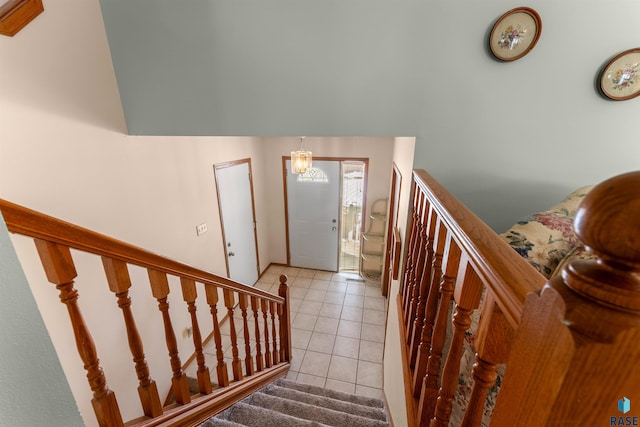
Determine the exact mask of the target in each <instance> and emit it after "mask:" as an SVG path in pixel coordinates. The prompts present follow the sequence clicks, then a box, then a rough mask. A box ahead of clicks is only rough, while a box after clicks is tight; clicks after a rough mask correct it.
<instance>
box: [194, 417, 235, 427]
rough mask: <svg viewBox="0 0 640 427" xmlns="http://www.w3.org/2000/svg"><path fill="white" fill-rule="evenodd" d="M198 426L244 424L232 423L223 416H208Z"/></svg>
mask: <svg viewBox="0 0 640 427" xmlns="http://www.w3.org/2000/svg"><path fill="white" fill-rule="evenodd" d="M198 427H244V424H238V423H234V422H233V421H229V420H225V419H224V418H216V417H213V418H209V419H208V420H207V421H205V422H203V423H202V424H200V425H199V426H198Z"/></svg>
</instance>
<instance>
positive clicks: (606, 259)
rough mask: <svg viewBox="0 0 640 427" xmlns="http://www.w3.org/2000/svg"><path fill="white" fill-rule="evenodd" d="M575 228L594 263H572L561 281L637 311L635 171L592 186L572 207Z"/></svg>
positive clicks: (639, 193) (639, 237)
mask: <svg viewBox="0 0 640 427" xmlns="http://www.w3.org/2000/svg"><path fill="white" fill-rule="evenodd" d="M574 229H575V231H576V234H577V235H578V237H579V238H580V240H581V241H582V242H583V243H584V245H585V246H586V247H587V248H588V249H589V250H591V252H593V253H594V254H595V255H596V256H597V257H598V262H595V261H585V260H577V261H573V262H571V263H570V264H569V266H568V267H567V269H566V270H565V271H564V272H563V274H562V277H563V280H564V282H565V284H566V285H567V286H568V287H569V288H571V289H573V290H574V291H576V292H578V293H579V294H581V295H583V296H586V297H587V298H589V299H592V300H594V301H597V302H598V303H600V304H603V305H606V306H609V307H615V308H617V309H622V310H624V311H631V312H635V313H637V312H640V171H637V172H630V173H626V174H623V175H618V176H616V177H613V178H610V179H608V180H606V181H603V182H602V183H600V184H598V185H597V186H595V187H594V188H593V189H592V190H591V191H590V192H589V193H588V194H587V195H586V196H585V198H584V199H583V201H582V203H581V204H580V206H579V208H578V211H577V212H576V217H575V220H574Z"/></svg>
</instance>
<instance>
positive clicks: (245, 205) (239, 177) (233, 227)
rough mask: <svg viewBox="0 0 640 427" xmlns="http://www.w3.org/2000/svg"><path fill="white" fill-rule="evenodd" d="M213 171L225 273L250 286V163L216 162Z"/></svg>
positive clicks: (253, 275) (254, 255)
mask: <svg viewBox="0 0 640 427" xmlns="http://www.w3.org/2000/svg"><path fill="white" fill-rule="evenodd" d="M214 171H215V175H216V186H217V189H218V204H219V207H220V216H221V220H222V235H223V241H224V244H225V253H226V257H227V269H228V275H229V278H230V279H233V280H235V281H237V282H240V283H244V284H246V285H250V286H252V285H254V284H255V283H256V282H257V281H258V250H257V249H256V233H255V218H254V207H253V190H252V184H251V169H250V164H249V162H248V161H243V162H238V163H229V164H222V165H216V166H214Z"/></svg>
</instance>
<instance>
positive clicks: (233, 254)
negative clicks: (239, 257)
mask: <svg viewBox="0 0 640 427" xmlns="http://www.w3.org/2000/svg"><path fill="white" fill-rule="evenodd" d="M228 255H229V256H236V253H235V252H233V251H232V252H229V254H228Z"/></svg>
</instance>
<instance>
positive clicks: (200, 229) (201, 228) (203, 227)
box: [196, 222, 207, 236]
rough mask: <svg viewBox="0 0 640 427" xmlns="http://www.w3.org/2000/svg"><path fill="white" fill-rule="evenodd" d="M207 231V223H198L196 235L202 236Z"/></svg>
mask: <svg viewBox="0 0 640 427" xmlns="http://www.w3.org/2000/svg"><path fill="white" fill-rule="evenodd" d="M206 232H207V223H206V222H203V223H202V224H200V225H196V235H198V236H201V235H203V234H204V233H206Z"/></svg>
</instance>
